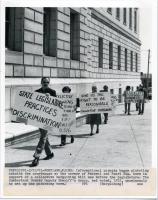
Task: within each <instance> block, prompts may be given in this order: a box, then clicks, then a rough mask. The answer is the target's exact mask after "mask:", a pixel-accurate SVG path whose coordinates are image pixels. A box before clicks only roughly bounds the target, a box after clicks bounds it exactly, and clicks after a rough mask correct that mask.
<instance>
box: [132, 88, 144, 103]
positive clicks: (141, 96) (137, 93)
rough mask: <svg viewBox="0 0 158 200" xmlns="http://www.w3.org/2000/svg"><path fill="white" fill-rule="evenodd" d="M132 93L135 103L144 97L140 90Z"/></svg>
mask: <svg viewBox="0 0 158 200" xmlns="http://www.w3.org/2000/svg"><path fill="white" fill-rule="evenodd" d="M134 95H135V102H136V103H137V102H140V101H143V99H144V92H142V91H136V92H135V93H134Z"/></svg>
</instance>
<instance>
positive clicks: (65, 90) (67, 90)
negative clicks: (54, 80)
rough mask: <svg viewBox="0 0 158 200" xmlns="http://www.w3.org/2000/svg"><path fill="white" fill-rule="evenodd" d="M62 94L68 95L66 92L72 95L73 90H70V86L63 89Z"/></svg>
mask: <svg viewBox="0 0 158 200" xmlns="http://www.w3.org/2000/svg"><path fill="white" fill-rule="evenodd" d="M62 92H63V93H66V92H67V93H70V92H71V88H69V87H68V86H64V87H63V89H62Z"/></svg>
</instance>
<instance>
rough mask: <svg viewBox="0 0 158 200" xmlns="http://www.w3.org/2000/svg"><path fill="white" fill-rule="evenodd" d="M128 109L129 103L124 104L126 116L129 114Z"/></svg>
mask: <svg viewBox="0 0 158 200" xmlns="http://www.w3.org/2000/svg"><path fill="white" fill-rule="evenodd" d="M130 107H131V103H126V102H125V113H127V112H128V114H129V113H130Z"/></svg>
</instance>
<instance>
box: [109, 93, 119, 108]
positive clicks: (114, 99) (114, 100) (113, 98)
mask: <svg viewBox="0 0 158 200" xmlns="http://www.w3.org/2000/svg"><path fill="white" fill-rule="evenodd" d="M110 98H111V106H112V109H113V108H115V107H116V106H117V104H118V97H117V96H116V95H114V94H111V95H110Z"/></svg>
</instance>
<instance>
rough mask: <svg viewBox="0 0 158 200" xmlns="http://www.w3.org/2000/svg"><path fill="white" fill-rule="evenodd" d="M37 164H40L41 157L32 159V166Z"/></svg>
mask: <svg viewBox="0 0 158 200" xmlns="http://www.w3.org/2000/svg"><path fill="white" fill-rule="evenodd" d="M37 165H39V158H35V159H34V160H33V161H32V163H31V165H30V167H36V166H37Z"/></svg>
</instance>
